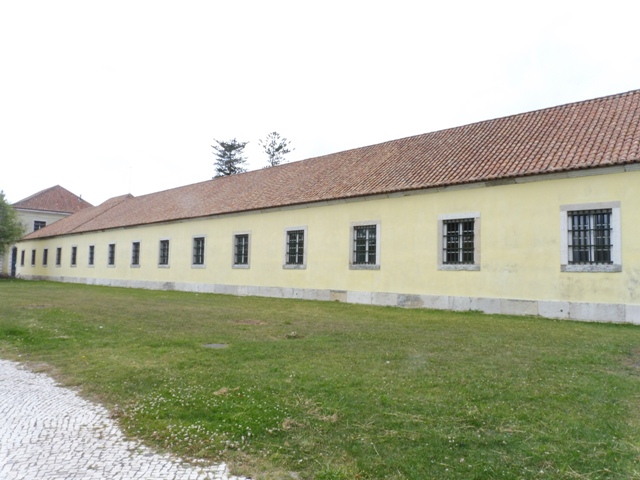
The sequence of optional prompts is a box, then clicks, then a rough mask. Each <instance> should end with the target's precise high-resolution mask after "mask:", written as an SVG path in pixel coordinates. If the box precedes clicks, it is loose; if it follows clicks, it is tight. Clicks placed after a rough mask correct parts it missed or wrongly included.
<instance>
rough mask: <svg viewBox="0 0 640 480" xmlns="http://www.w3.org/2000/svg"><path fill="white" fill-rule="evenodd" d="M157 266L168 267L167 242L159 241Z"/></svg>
mask: <svg viewBox="0 0 640 480" xmlns="http://www.w3.org/2000/svg"><path fill="white" fill-rule="evenodd" d="M158 264H160V265H169V240H160V256H159V257H158Z"/></svg>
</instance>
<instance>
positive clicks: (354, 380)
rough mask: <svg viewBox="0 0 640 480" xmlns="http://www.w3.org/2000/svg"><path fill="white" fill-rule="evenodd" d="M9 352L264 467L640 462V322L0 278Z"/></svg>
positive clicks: (143, 423) (311, 470)
mask: <svg viewBox="0 0 640 480" xmlns="http://www.w3.org/2000/svg"><path fill="white" fill-rule="evenodd" d="M205 344H225V345H227V346H226V348H206V347H205V346H204V345H205ZM0 355H1V356H2V357H4V358H8V359H17V360H20V361H23V362H29V363H31V364H32V366H35V367H36V368H45V367H44V365H46V368H47V369H48V371H50V372H52V373H53V374H55V375H56V376H57V378H58V379H60V381H61V382H62V383H64V384H66V385H74V386H81V387H82V392H83V393H84V394H85V395H87V396H90V397H91V398H95V399H99V400H100V401H101V402H102V403H103V404H104V405H105V406H107V407H108V408H109V409H111V410H112V411H113V412H114V414H115V415H116V416H117V417H118V418H119V421H120V423H121V425H122V427H123V428H124V430H125V431H126V432H127V433H128V435H130V436H132V437H137V438H140V439H142V440H143V441H145V442H146V443H148V444H150V445H153V446H155V447H157V448H160V449H162V450H170V451H172V452H175V453H176V454H179V455H182V456H184V457H186V458H199V459H206V460H211V461H220V460H224V461H227V462H229V463H230V464H231V466H232V468H233V470H234V472H235V473H240V474H245V475H251V476H253V478H264V479H280V478H292V477H291V476H290V473H289V472H295V473H296V476H297V477H298V478H313V479H325V480H327V479H420V480H423V479H432V478H436V479H447V478H464V479H485V478H486V479H494V478H507V479H516V478H525V479H528V478H558V479H560V478H562V479H566V478H580V479H597V478H598V479H599V478H619V479H628V478H640V466H639V460H640V422H639V419H640V381H639V380H640V327H634V326H628V325H611V324H588V323H575V322H566V321H551V320H545V319H541V318H531V317H508V316H499V315H483V314H480V313H475V312H469V313H453V312H440V311H426V310H409V309H400V308H390V307H368V306H359V305H347V304H341V303H331V302H312V301H296V300H280V299H266V298H257V297H233V296H226V295H207V294H195V293H183V292H161V291H146V290H133V289H119V288H105V287H91V286H81V285H71V284H60V283H50V282H25V281H18V280H0Z"/></svg>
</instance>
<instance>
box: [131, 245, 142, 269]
mask: <svg viewBox="0 0 640 480" xmlns="http://www.w3.org/2000/svg"><path fill="white" fill-rule="evenodd" d="M131 265H140V242H133V243H132V244H131Z"/></svg>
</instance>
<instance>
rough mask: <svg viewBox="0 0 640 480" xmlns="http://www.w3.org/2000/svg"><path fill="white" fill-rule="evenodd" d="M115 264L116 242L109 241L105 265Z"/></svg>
mask: <svg viewBox="0 0 640 480" xmlns="http://www.w3.org/2000/svg"><path fill="white" fill-rule="evenodd" d="M115 264H116V244H115V243H110V244H109V250H108V253H107V265H110V266H113V265H115Z"/></svg>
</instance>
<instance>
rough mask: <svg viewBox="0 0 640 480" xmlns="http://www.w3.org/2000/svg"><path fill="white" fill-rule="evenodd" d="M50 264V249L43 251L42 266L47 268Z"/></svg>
mask: <svg viewBox="0 0 640 480" xmlns="http://www.w3.org/2000/svg"><path fill="white" fill-rule="evenodd" d="M48 262H49V249H48V248H45V249H44V250H43V251H42V266H43V267H46V266H47V263H48Z"/></svg>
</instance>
